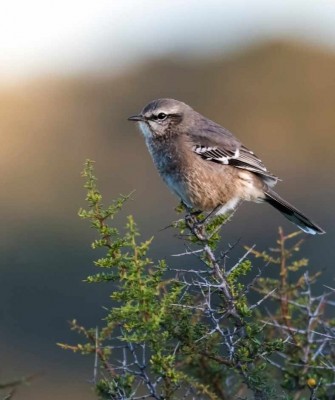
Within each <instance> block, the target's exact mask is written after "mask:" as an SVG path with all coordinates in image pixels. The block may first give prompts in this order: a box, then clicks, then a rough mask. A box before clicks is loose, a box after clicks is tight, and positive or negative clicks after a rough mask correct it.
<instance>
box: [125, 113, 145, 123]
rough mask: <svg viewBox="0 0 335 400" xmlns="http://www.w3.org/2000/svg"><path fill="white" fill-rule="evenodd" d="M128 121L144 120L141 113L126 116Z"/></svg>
mask: <svg viewBox="0 0 335 400" xmlns="http://www.w3.org/2000/svg"><path fill="white" fill-rule="evenodd" d="M128 121H134V122H139V121H144V117H143V115H132V116H131V117H129V118H128Z"/></svg>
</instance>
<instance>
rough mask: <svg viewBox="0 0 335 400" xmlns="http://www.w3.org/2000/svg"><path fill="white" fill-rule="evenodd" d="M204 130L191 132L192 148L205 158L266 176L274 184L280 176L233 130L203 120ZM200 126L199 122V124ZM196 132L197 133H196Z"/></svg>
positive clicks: (268, 181) (269, 182)
mask: <svg viewBox="0 0 335 400" xmlns="http://www.w3.org/2000/svg"><path fill="white" fill-rule="evenodd" d="M201 122H202V124H201V125H202V126H203V127H204V128H203V129H202V130H198V129H197V130H194V131H192V132H191V133H190V134H189V137H190V139H191V143H192V150H193V151H194V152H195V153H196V154H198V155H199V156H200V157H202V158H203V159H205V160H208V161H211V162H216V163H221V164H224V165H231V166H234V167H236V168H241V169H245V170H247V171H250V172H253V173H255V174H258V175H260V176H262V177H264V178H265V180H266V181H267V183H268V184H269V185H270V186H271V184H272V185H274V184H275V183H276V182H277V181H278V180H279V178H277V177H276V176H274V175H272V174H271V173H270V172H269V171H268V170H267V169H266V167H265V165H264V164H263V163H262V161H261V160H260V159H259V158H258V157H257V156H256V155H255V154H254V153H253V152H252V151H251V150H249V149H248V148H246V147H245V146H243V145H242V144H241V142H239V141H238V140H237V139H236V138H235V137H234V136H233V134H232V133H231V132H229V131H228V130H227V129H225V128H223V127H221V126H220V125H218V124H216V123H215V122H212V121H208V120H202V121H201ZM197 128H199V124H198V126H197ZM195 132H196V133H195Z"/></svg>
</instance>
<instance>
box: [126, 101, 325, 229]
mask: <svg viewBox="0 0 335 400" xmlns="http://www.w3.org/2000/svg"><path fill="white" fill-rule="evenodd" d="M129 120H130V121H135V122H138V123H139V126H140V129H141V131H142V133H143V135H144V137H145V141H146V144H147V146H148V149H149V152H150V154H151V156H152V158H153V161H154V163H155V165H156V168H157V169H158V172H159V173H160V175H161V177H162V178H163V180H164V182H165V183H166V184H167V185H168V187H169V188H170V189H171V190H172V191H173V192H174V193H175V194H176V195H177V196H179V197H180V199H181V200H182V202H183V203H184V204H185V205H186V206H187V207H188V208H189V209H193V210H195V211H204V212H210V213H213V212H214V213H215V214H223V213H226V212H228V211H232V210H234V209H236V207H237V206H238V205H239V204H240V203H241V202H242V201H254V202H256V203H264V202H265V203H269V204H271V205H272V206H273V207H275V208H276V209H277V210H278V211H280V212H281V213H282V214H283V215H284V216H285V217H286V218H288V219H289V220H290V221H291V222H293V223H294V224H296V225H297V226H298V227H299V228H300V229H301V230H303V231H304V232H306V233H310V234H312V235H314V234H316V233H318V234H322V233H325V232H324V230H323V229H322V228H320V227H319V226H318V225H316V224H315V223H314V222H312V221H311V220H310V219H309V218H307V217H306V216H305V215H304V214H303V213H302V212H300V211H299V210H298V209H296V208H295V207H294V206H292V205H291V204H289V203H288V202H287V201H285V200H284V199H282V198H281V197H280V196H279V195H278V194H277V193H276V192H274V191H273V190H272V187H273V186H275V184H276V183H277V182H278V180H279V178H277V177H276V176H274V175H272V174H271V173H270V172H269V171H268V170H267V169H266V167H265V166H264V164H263V163H262V161H261V160H260V159H259V158H258V157H257V156H256V155H255V154H254V153H253V152H252V151H251V150H249V149H248V148H247V147H245V146H244V145H243V144H242V143H241V142H240V141H239V140H238V139H236V137H235V136H234V135H233V134H232V133H231V132H229V131H228V130H227V129H225V128H223V127H222V126H220V125H218V124H217V123H215V122H213V121H211V120H209V119H207V118H205V117H204V116H202V115H201V114H199V113H198V112H196V111H194V110H193V109H192V108H191V107H190V106H188V105H187V104H185V103H182V102H181V101H177V100H173V99H158V100H154V101H152V102H151V103H149V104H148V105H147V106H145V107H144V109H143V110H142V112H141V113H140V114H139V115H134V116H132V117H130V118H129Z"/></svg>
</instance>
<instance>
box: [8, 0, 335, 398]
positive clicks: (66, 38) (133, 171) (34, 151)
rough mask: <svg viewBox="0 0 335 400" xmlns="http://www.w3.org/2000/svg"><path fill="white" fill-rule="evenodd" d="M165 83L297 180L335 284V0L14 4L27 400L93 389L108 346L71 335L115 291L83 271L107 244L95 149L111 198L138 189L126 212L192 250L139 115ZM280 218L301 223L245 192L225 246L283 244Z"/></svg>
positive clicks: (158, 250)
mask: <svg viewBox="0 0 335 400" xmlns="http://www.w3.org/2000/svg"><path fill="white" fill-rule="evenodd" d="M157 97H173V98H176V99H179V100H183V101H185V102H187V103H189V104H190V105H192V106H193V107H194V108H195V109H196V110H197V111H199V112H201V113H202V114H204V115H206V116H207V117H209V118H211V119H214V120H215V121H216V122H218V123H220V124H222V125H224V126H225V127H227V128H228V129H230V130H231V131H232V132H234V133H235V134H236V135H237V136H238V137H239V138H240V139H241V140H242V141H243V143H244V144H245V145H246V146H248V147H250V148H251V149H252V150H254V151H255V152H256V154H257V155H259V156H260V157H261V158H262V160H263V161H264V163H265V165H267V166H268V168H269V170H270V171H271V172H273V173H274V174H276V175H278V176H280V177H281V178H283V180H284V182H282V183H279V184H278V186H277V190H278V192H279V193H280V194H281V195H283V196H284V197H285V198H287V200H289V201H291V202H292V203H293V204H295V205H296V206H297V207H298V208H300V209H302V210H303V211H304V212H306V214H307V215H309V216H311V217H312V218H313V219H314V220H315V221H316V222H318V223H319V224H320V225H321V226H322V227H323V228H324V229H325V230H326V231H327V235H324V236H319V237H311V238H308V239H307V241H306V243H305V245H304V247H303V253H304V255H305V256H306V257H308V258H309V259H310V269H311V270H312V271H314V272H315V271H323V278H322V282H321V284H322V283H325V282H326V283H327V284H328V285H330V286H333V287H334V286H335V283H334V272H333V271H334V270H333V268H334V266H333V261H332V260H333V259H334V257H335V248H334V239H335V224H334V211H333V207H334V201H335V177H334V166H335V161H334V158H335V157H334V146H335V3H334V2H333V1H322V0H319V1H318V2H315V1H309V0H303V1H299V0H290V1H281V2H269V1H266V0H263V1H262V0H259V1H257V0H253V1H242V0H235V1H224V0H217V1H216V0H206V1H197V0H194V1H193V0H187V1H186V0H184V1H183V0H180V1H176V0H166V1H165V0H161V1H157V0H142V1H139V0H136V1H130V0H122V1H121V0H120V1H116V0H109V1H105V0H99V1H98V2H96V1H86V0H80V1H79V0H78V1H77V0H67V1H65V0H58V1H57V2H51V1H46V0H44V1H39V0H31V1H23V0H11V1H10V2H1V3H0V135H1V146H0V165H1V174H0V182H1V187H2V190H1V196H0V207H1V213H0V215H1V232H0V235H1V238H0V239H1V240H0V246H1V259H0V262H1V266H0V321H1V325H0V326H1V328H0V358H1V368H0V382H2V381H5V380H9V379H13V378H16V377H18V376H21V375H30V374H34V373H36V374H37V375H38V376H37V378H36V379H35V380H34V381H33V382H32V384H31V385H30V386H29V387H22V388H20V389H19V391H18V393H17V396H16V399H18V400H22V399H25V400H33V399H45V400H49V399H50V400H56V399H64V398H65V399H74V400H76V399H82V400H89V399H94V395H93V393H92V391H91V387H90V383H89V382H90V380H91V379H92V375H93V359H90V358H83V357H81V356H80V355H73V354H72V353H70V352H65V351H62V350H60V349H59V348H57V346H56V342H70V343H71V342H72V343H77V342H79V341H80V340H81V338H79V337H78V336H77V335H75V334H73V333H71V332H70V331H69V327H68V324H67V321H68V320H71V319H73V318H77V319H78V321H79V322H80V323H82V324H84V325H87V326H95V325H97V324H99V321H100V320H101V318H102V317H103V316H104V311H103V306H108V305H109V304H110V303H109V300H108V293H109V292H110V288H108V286H107V285H106V286H104V285H101V286H99V285H97V286H90V285H88V284H86V283H84V282H83V280H84V278H85V277H86V276H87V275H88V274H89V273H93V272H94V267H93V266H92V260H93V259H94V258H95V257H96V256H97V255H96V254H94V253H93V251H92V250H91V249H90V241H91V240H92V239H93V237H94V233H93V231H92V230H90V228H89V226H88V224H87V223H85V222H83V221H80V220H79V218H78V217H77V210H78V208H79V207H80V206H84V205H85V203H84V197H85V192H84V190H83V188H82V184H83V181H82V178H81V177H80V171H81V170H82V166H83V163H84V161H85V159H86V158H91V159H94V160H96V161H97V162H96V173H97V175H98V177H99V185H100V189H101V190H102V193H103V195H104V199H105V202H109V201H111V200H112V199H113V198H115V197H116V196H118V195H119V194H120V193H124V194H126V193H129V192H131V191H132V190H134V189H135V190H136V192H135V194H134V196H133V198H134V200H133V201H131V202H129V203H128V204H127V206H126V208H125V212H124V215H126V214H128V213H131V214H133V215H134V216H135V219H136V220H137V222H138V224H139V227H140V229H141V231H142V233H143V236H144V237H148V236H151V235H152V234H154V235H155V237H156V242H155V243H154V245H153V249H152V257H153V258H155V259H157V258H159V257H165V258H166V259H167V260H168V262H169V263H171V262H174V260H173V259H172V258H171V257H170V255H171V254H173V253H176V252H178V251H180V250H183V249H184V244H183V243H182V242H181V241H177V240H176V239H174V237H173V234H174V232H172V231H169V230H167V231H163V232H159V230H160V229H161V228H162V227H164V226H166V225H168V224H169V223H170V222H171V221H172V220H174V219H176V215H175V213H174V207H175V205H177V203H178V201H177V199H176V198H175V197H174V196H173V195H172V194H170V193H169V191H168V189H167V188H166V187H165V186H164V184H163V183H162V182H161V180H160V178H159V177H158V175H157V173H156V171H155V169H154V167H153V165H152V162H151V159H150V156H149V154H148V152H147V150H146V148H145V144H144V141H143V138H142V137H141V135H140V134H139V132H138V131H137V129H136V128H135V126H134V125H133V124H130V123H129V122H128V121H127V117H128V116H129V115H132V114H135V113H137V112H138V111H140V110H141V108H142V107H143V106H144V105H145V104H146V103H147V102H149V101H150V100H152V99H154V98H157ZM124 215H123V216H124ZM118 223H119V225H120V226H122V225H124V220H123V219H122V216H121V217H120V219H119V221H118ZM279 225H281V226H283V228H284V229H285V231H286V232H291V231H293V230H294V227H293V225H291V224H290V223H289V222H287V221H286V220H285V219H284V218H283V217H282V216H281V215H280V214H279V213H277V212H276V211H275V210H274V209H272V208H270V207H268V206H265V205H264V206H258V205H256V204H244V205H243V206H242V207H241V208H240V209H239V212H238V213H237V214H236V215H235V217H234V219H233V221H232V222H231V223H230V224H229V225H227V226H226V227H225V228H224V231H223V245H225V246H227V245H228V243H233V242H235V241H236V240H238V239H240V244H239V246H237V249H236V253H234V255H232V262H233V261H234V257H235V254H236V257H237V256H238V252H239V251H242V250H243V249H242V246H243V245H245V244H248V245H251V244H254V243H256V245H257V248H258V249H260V250H261V249H264V248H266V247H267V246H271V245H273V243H274V241H275V240H276V235H277V229H278V226H279ZM318 290H322V285H320V286H319V288H318Z"/></svg>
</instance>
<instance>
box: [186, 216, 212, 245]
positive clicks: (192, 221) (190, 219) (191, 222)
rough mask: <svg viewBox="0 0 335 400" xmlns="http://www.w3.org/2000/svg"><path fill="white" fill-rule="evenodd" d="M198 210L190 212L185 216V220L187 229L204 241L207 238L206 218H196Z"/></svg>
mask: <svg viewBox="0 0 335 400" xmlns="http://www.w3.org/2000/svg"><path fill="white" fill-rule="evenodd" d="M200 214H201V212H200V211H196V212H192V213H190V214H187V215H186V216H185V222H186V225H187V227H188V228H189V230H190V231H191V232H192V233H193V234H194V235H195V236H196V238H197V239H199V240H201V241H204V240H207V239H208V238H207V235H206V230H205V227H206V224H205V222H206V219H204V220H203V221H199V220H198V215H200Z"/></svg>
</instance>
